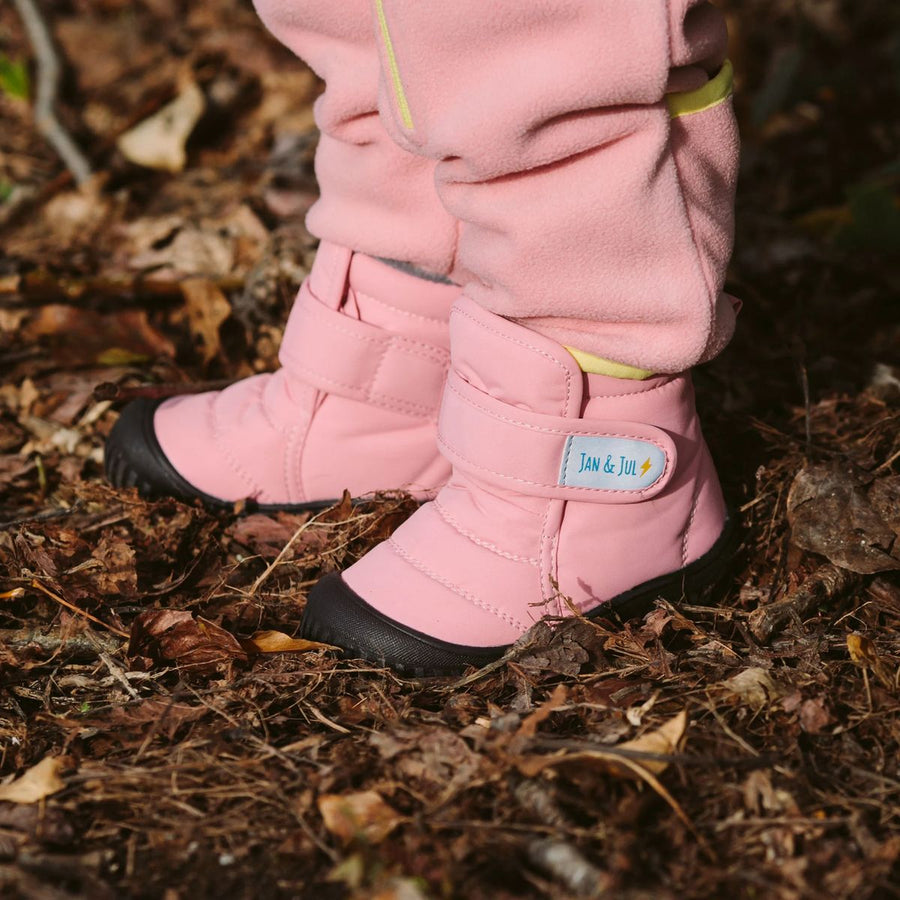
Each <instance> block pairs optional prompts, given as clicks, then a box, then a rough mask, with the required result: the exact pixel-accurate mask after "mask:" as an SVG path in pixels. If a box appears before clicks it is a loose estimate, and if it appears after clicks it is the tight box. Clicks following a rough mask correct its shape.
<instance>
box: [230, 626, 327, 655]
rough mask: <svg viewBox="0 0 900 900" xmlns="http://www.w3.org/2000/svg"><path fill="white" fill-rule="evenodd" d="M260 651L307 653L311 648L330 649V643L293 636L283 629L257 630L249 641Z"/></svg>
mask: <svg viewBox="0 0 900 900" xmlns="http://www.w3.org/2000/svg"><path fill="white" fill-rule="evenodd" d="M247 643H248V644H251V645H252V648H253V649H255V650H256V651H257V652H258V653H305V652H307V651H309V650H328V649H330V648H331V645H330V644H322V643H320V642H319V641H304V640H302V639H301V638H292V637H290V636H289V635H287V634H285V633H284V632H283V631H257V632H256V634H254V635H253V636H252V637H251V638H249V639H248V641H247Z"/></svg>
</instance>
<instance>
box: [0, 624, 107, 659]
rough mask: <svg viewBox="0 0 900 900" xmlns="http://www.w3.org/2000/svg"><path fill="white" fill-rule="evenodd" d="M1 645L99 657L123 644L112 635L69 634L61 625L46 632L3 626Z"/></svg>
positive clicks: (88, 657) (70, 656) (15, 648)
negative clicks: (102, 653)
mask: <svg viewBox="0 0 900 900" xmlns="http://www.w3.org/2000/svg"><path fill="white" fill-rule="evenodd" d="M0 644H2V645H3V646H4V647H8V648H9V649H11V650H20V651H21V650H26V649H28V648H29V647H34V648H35V649H38V650H41V651H42V652H44V653H51V654H54V655H56V654H57V653H62V654H63V655H65V656H66V657H68V658H75V659H96V658H97V657H98V655H99V653H101V652H106V653H115V652H116V651H117V650H119V649H120V648H121V646H122V642H121V641H119V640H118V639H116V638H115V637H113V636H111V635H107V634H101V633H96V634H94V633H91V634H87V633H86V634H65V633H64V631H63V629H61V628H51V629H50V630H49V631H42V630H41V629H40V628H19V629H12V628H3V629H0Z"/></svg>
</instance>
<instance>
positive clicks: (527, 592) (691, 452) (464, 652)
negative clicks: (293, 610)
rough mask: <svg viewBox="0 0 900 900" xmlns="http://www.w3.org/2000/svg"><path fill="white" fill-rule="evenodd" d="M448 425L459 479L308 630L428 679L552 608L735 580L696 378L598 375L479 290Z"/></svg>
mask: <svg viewBox="0 0 900 900" xmlns="http://www.w3.org/2000/svg"><path fill="white" fill-rule="evenodd" d="M450 331H451V346H452V363H451V370H450V375H449V378H448V381H447V386H446V390H445V394H444V402H443V407H442V411H441V418H440V422H439V425H438V442H439V445H440V448H441V452H442V453H443V454H444V456H445V457H446V458H447V459H448V460H449V461H450V462H451V463H452V464H453V473H452V475H451V477H450V481H449V483H448V484H447V485H446V486H445V487H444V488H443V489H442V490H441V491H440V493H439V494H438V495H437V497H436V498H435V500H434V501H433V502H431V503H428V504H426V505H425V506H423V507H422V508H420V509H419V510H418V511H417V512H416V513H415V514H414V515H413V516H412V517H411V518H410V519H409V520H408V521H407V522H406V523H404V524H403V525H401V526H400V528H399V529H398V530H397V531H396V532H395V534H394V535H393V536H392V537H391V538H390V539H389V540H387V541H385V542H384V543H382V544H380V545H378V546H377V547H376V548H375V549H374V550H372V551H371V552H370V553H368V554H367V555H366V556H365V557H363V558H362V559H361V560H360V561H359V562H357V563H356V564H355V565H354V566H352V567H351V568H349V569H348V570H347V571H346V572H344V573H343V575H329V576H326V577H325V578H324V579H323V580H322V581H320V582H319V583H318V584H317V585H316V587H315V588H314V589H313V591H312V592H311V594H310V597H309V601H308V605H307V608H306V611H305V614H304V619H303V635H304V636H305V637H308V638H313V639H316V640H321V641H325V642H327V643H330V644H336V645H338V646H340V647H342V648H345V650H346V651H347V652H348V653H349V654H350V655H354V656H361V657H367V658H370V659H373V660H376V661H378V662H383V663H385V664H387V665H389V666H392V667H394V668H397V669H399V670H401V671H407V672H413V673H417V674H423V673H432V672H446V671H453V670H459V669H461V668H464V667H465V666H467V665H480V664H484V663H485V662H487V661H489V660H492V659H495V658H497V657H498V656H500V655H501V654H502V653H503V652H504V651H505V650H506V649H507V648H508V647H509V645H510V644H512V643H513V642H514V641H516V640H517V639H518V638H519V637H521V636H522V634H523V633H524V632H525V631H527V629H528V628H529V627H530V626H531V625H532V624H533V623H534V622H536V621H537V620H538V619H540V618H541V617H542V616H545V615H551V616H570V615H572V614H573V613H576V612H577V613H583V614H585V615H587V616H597V615H606V614H609V613H613V612H616V611H620V612H623V613H627V614H630V613H634V612H636V611H638V610H640V609H643V608H646V607H649V606H650V605H651V604H652V603H653V601H654V600H655V599H656V598H657V597H659V596H667V597H673V598H679V597H682V596H692V595H695V594H696V593H698V592H700V591H702V590H703V589H704V588H707V587H708V586H710V585H711V584H713V583H715V582H716V581H717V580H718V579H719V578H720V577H721V575H722V573H723V570H724V566H725V564H726V563H727V558H728V556H729V552H730V543H731V539H730V535H731V528H730V526H729V523H728V517H727V514H726V509H725V504H724V501H723V499H722V493H721V490H720V487H719V482H718V478H717V476H716V472H715V469H714V467H713V463H712V460H711V458H710V455H709V451H708V450H707V447H706V444H705V442H704V440H703V436H702V434H701V431H700V424H699V421H698V418H697V413H696V410H695V408H694V397H693V390H692V387H691V381H690V377H689V376H688V375H686V374H682V375H674V376H673V375H665V376H658V377H652V378H649V379H646V380H643V381H640V380H627V379H616V378H611V377H608V376H602V375H586V374H584V373H583V372H582V371H581V369H580V367H579V365H578V363H577V362H576V360H575V358H574V357H573V356H572V355H571V354H570V353H569V352H568V351H567V350H566V349H565V348H564V347H562V346H561V345H560V344H557V343H556V342H554V341H553V340H551V339H549V338H547V337H544V336H542V335H539V334H537V333H535V332H533V331H531V330H529V329H526V328H524V327H522V326H519V325H517V324H514V323H512V322H510V321H508V320H507V319H504V318H501V317H499V316H496V315H493V314H491V313H490V312H487V311H486V310H484V309H483V308H482V307H480V306H479V305H478V304H477V303H474V302H473V301H471V300H470V299H468V298H466V297H462V298H460V299H459V300H458V301H457V303H456V305H455V306H454V309H453V312H452V314H451V324H450Z"/></svg>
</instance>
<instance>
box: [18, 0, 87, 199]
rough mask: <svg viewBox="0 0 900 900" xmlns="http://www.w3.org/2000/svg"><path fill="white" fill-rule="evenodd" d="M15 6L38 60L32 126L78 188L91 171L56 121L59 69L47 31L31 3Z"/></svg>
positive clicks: (20, 1)
mask: <svg viewBox="0 0 900 900" xmlns="http://www.w3.org/2000/svg"><path fill="white" fill-rule="evenodd" d="M14 2H15V4H16V9H17V10H18V12H19V16H20V17H21V19H22V24H23V25H24V26H25V31H27V32H28V39H29V40H30V41H31V46H32V48H33V49H34V55H35V57H36V59H37V97H36V99H35V104H34V122H35V125H36V126H37V129H38V131H39V132H40V133H41V134H42V135H43V136H44V137H45V138H46V139H47V141H48V142H49V143H50V145H51V146H52V147H53V149H54V150H55V151H56V152H57V153H58V154H59V157H60V159H62V161H63V162H64V163H65V165H66V168H67V169H68V170H69V171H70V172H71V173H72V177H73V178H74V179H75V182H76V184H78V185H79V186H80V185H82V184H84V183H85V182H86V181H87V180H88V179H89V178H90V177H91V174H92V173H91V167H90V164H89V163H88V161H87V159H86V158H85V156H84V154H82V152H81V150H79V149H78V146H77V144H76V143H75V141H73V140H72V137H71V135H70V134H69V133H68V132H67V131H66V130H65V128H63V126H62V125H61V124H60V122H59V120H58V119H57V118H56V112H55V111H54V105H55V103H56V95H57V92H58V91H59V75H60V65H59V57H58V56H57V54H56V50H55V49H54V47H53V40H52V38H51V37H50V31H49V29H48V28H47V24H46V23H45V22H44V19H43V17H42V16H41V13H40V10H38V8H37V5H36V4H35V2H34V0H14Z"/></svg>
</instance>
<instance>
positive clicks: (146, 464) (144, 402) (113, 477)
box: [104, 397, 338, 513]
mask: <svg viewBox="0 0 900 900" xmlns="http://www.w3.org/2000/svg"><path fill="white" fill-rule="evenodd" d="M160 403H162V400H150V399H147V398H145V397H141V398H139V399H137V400H132V401H131V403H129V404H128V405H127V406H126V407H125V409H123V410H122V413H121V414H120V416H119V419H118V421H117V422H116V424H115V425H114V426H113V429H112V431H111V432H110V435H109V438H108V439H107V441H106V449H105V451H104V468H105V471H106V477H107V479H108V480H109V482H110V484H112V485H113V486H114V487H121V488H137V489H138V493H139V494H140V495H141V496H142V497H146V498H147V499H150V500H153V499H159V498H162V497H174V498H176V499H177V500H183V501H185V502H187V503H190V502H192V501H194V500H200V501H201V502H202V503H203V505H204V506H207V507H209V508H210V509H234V507H235V504H234V503H230V502H228V501H227V500H221V499H219V498H218V497H213V496H211V495H210V494H206V493H204V492H203V491H198V490H197V489H196V488H195V487H194V486H193V485H191V484H190V482H188V481H186V480H185V479H184V478H182V477H181V475H179V473H178V471H177V470H176V469H175V468H174V467H173V466H172V464H171V463H170V462H169V460H168V458H167V457H166V455H165V453H163V451H162V447H160V445H159V441H158V440H157V438H156V432H155V431H154V429H153V416H154V413H155V412H156V408H157V406H159V404H160ZM337 502H338V500H337V499H335V500H317V501H314V502H311V503H285V504H275V503H255V502H252V501H247V502H246V503H245V504H244V505H243V511H244V512H263V513H268V512H311V511H315V510H320V509H327V508H328V507H329V506H334V505H335V504H336V503H337Z"/></svg>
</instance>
